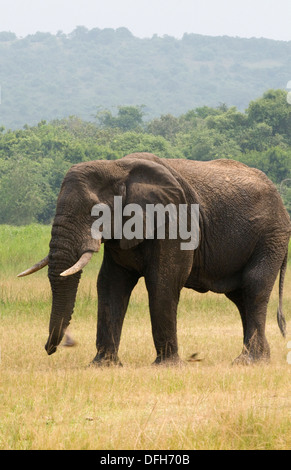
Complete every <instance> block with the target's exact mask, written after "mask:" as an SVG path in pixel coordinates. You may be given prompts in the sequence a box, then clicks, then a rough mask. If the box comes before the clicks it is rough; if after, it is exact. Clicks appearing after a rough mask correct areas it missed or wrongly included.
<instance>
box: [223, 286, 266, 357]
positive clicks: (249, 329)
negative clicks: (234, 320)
mask: <svg viewBox="0 0 291 470" xmlns="http://www.w3.org/2000/svg"><path fill="white" fill-rule="evenodd" d="M226 296H227V297H228V298H229V299H230V300H232V302H234V304H235V305H236V306H237V308H238V310H239V313H240V316H241V320H242V325H243V350H242V352H241V354H240V355H239V356H238V357H237V358H236V359H235V361H234V363H235V364H250V363H252V362H254V361H258V360H269V358H270V348H269V345H268V342H267V339H266V336H265V322H266V314H267V305H268V296H267V298H264V296H263V297H261V296H258V295H252V294H251V293H250V292H248V290H247V289H238V290H236V291H233V292H230V293H228V294H226Z"/></svg>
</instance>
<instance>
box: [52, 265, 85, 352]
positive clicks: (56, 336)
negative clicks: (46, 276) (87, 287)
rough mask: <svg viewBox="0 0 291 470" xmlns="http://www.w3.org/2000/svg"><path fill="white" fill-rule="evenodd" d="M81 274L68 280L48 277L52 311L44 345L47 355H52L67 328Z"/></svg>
mask: <svg viewBox="0 0 291 470" xmlns="http://www.w3.org/2000/svg"><path fill="white" fill-rule="evenodd" d="M80 277H81V273H80V272H79V273H77V274H74V275H73V276H71V277H69V278H65V279H64V278H60V277H59V278H56V277H50V282H51V288H52V296H53V298H52V310H51V317H50V324H49V337H48V340H47V343H46V345H45V349H46V351H47V353H48V355H51V354H53V353H54V352H55V351H56V349H57V346H58V345H59V344H60V342H61V340H62V338H63V336H64V333H65V331H66V329H67V327H68V326H69V323H70V320H71V317H72V313H73V310H74V305H75V299H76V294H77V289H78V284H79V280H80Z"/></svg>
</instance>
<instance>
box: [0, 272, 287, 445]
mask: <svg viewBox="0 0 291 470" xmlns="http://www.w3.org/2000/svg"><path fill="white" fill-rule="evenodd" d="M17 267H19V269H16V270H14V268H11V270H10V272H8V273H6V275H5V277H4V276H2V278H1V281H0V285H1V294H0V299H1V300H0V306H1V309H0V314H1V315H0V316H1V322H0V333H1V336H0V342H1V365H0V373H1V385H0V386H1V401H0V413H1V420H0V448H1V449H105V450H111V449H130V450H131V449H147V450H149V449H155V450H164V449H165V450H168V449H169V450H173V449H179V450H182V449H183V450H189V449H288V448H290V447H291V419H290V418H291V416H290V409H291V408H290V407H291V390H290V373H291V365H289V364H288V363H287V352H288V350H287V341H288V340H291V336H290V335H291V326H290V312H291V289H290V285H291V269H290V266H289V270H288V276H287V279H286V289H285V296H284V307H285V314H286V317H287V321H288V320H289V321H288V323H289V328H288V333H289V336H288V337H287V338H286V340H283V339H282V337H281V336H280V332H279V329H278V327H277V324H276V318H275V316H276V315H275V312H276V306H277V301H278V287H277V286H276V288H275V289H274V292H273V294H272V298H271V302H270V306H269V315H268V323H267V337H268V340H269V343H270V346H271V352H272V360H271V363H270V364H259V365H255V366H250V367H242V366H232V365H231V361H232V360H233V359H234V358H235V357H236V356H237V355H238V354H239V353H240V350H241V345H242V328H241V324H240V318H239V314H238V313H237V312H236V310H235V308H234V307H233V306H232V304H231V302H229V301H228V300H227V299H226V298H224V296H218V295H215V294H204V295H202V294H201V295H200V294H198V293H194V292H191V291H187V290H184V291H183V292H182V296H181V302H180V307H179V315H178V331H179V345H180V355H181V357H182V358H183V359H187V358H188V357H189V356H190V355H191V354H192V353H194V352H199V357H200V358H203V361H201V362H192V363H191V362H185V364H184V365H182V366H177V367H153V366H151V362H152V361H153V360H154V359H155V351H154V347H153V341H152V336H151V327H150V320H149V313H148V306H147V297H146V291H145V287H144V283H143V281H140V283H139V284H138V286H137V287H136V289H135V291H134V292H133V295H132V299H131V303H130V307H129V310H128V313H127V317H126V320H125V324H124V329H123V335H122V341H121V346H120V358H121V360H122V362H123V365H124V366H123V367H122V368H119V367H113V368H108V369H107V368H103V369H99V368H92V367H88V364H89V362H90V360H91V359H92V358H93V357H94V354H95V335H96V292H95V283H96V279H95V277H96V276H95V275H94V269H93V268H91V267H90V268H89V269H88V270H87V271H86V272H85V273H84V275H83V279H82V282H81V286H80V291H79V295H78V302H77V306H76V311H75V315H74V317H73V321H72V333H73V334H74V337H75V339H76V340H77V342H78V345H77V347H76V348H72V349H66V348H62V347H60V348H59V349H58V351H57V353H56V354H55V355H53V356H50V357H48V356H47V355H46V353H45V351H44V344H45V341H46V337H47V331H48V320H49V310H50V289H49V284H48V281H47V279H46V276H45V273H39V274H36V275H34V276H31V277H30V278H24V279H21V280H19V279H18V280H16V279H15V275H14V274H16V273H17V272H18V271H20V270H21V269H22V268H23V267H25V266H23V265H22V264H21V266H20V265H19V266H17ZM8 271H9V270H8ZM12 271H13V272H12Z"/></svg>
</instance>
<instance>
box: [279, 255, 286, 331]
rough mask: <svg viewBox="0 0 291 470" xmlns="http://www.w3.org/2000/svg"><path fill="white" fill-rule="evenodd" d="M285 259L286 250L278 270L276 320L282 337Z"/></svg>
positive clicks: (283, 329) (284, 323)
mask: <svg viewBox="0 0 291 470" xmlns="http://www.w3.org/2000/svg"><path fill="white" fill-rule="evenodd" d="M287 261H288V251H287V253H286V256H285V258H284V261H283V264H282V266H281V270H280V280H279V307H278V310H277V322H278V325H279V328H280V331H281V333H282V335H283V337H284V338H285V337H286V320H285V317H284V313H283V287H284V279H285V274H286V269H287Z"/></svg>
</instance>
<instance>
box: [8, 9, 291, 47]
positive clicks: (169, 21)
mask: <svg viewBox="0 0 291 470" xmlns="http://www.w3.org/2000/svg"><path fill="white" fill-rule="evenodd" d="M81 25H82V26H86V27H87V28H88V29H92V28H96V27H97V28H102V29H103V28H114V29H116V28H119V27H123V26H124V27H126V28H128V29H129V30H130V31H131V32H132V33H133V34H134V35H135V36H138V37H152V35H153V34H158V35H159V36H163V35H164V34H168V35H170V36H174V37H176V38H181V37H182V36H183V34H184V33H199V34H207V35H211V36H218V35H227V36H240V37H266V38H271V39H280V40H285V41H290V40H291V0H0V31H12V32H14V33H16V34H17V36H23V37H24V36H26V35H28V34H33V33H35V32H36V31H43V32H51V33H56V32H57V31H58V30H61V31H63V32H64V33H70V32H71V31H73V29H75V27H76V26H81Z"/></svg>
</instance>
